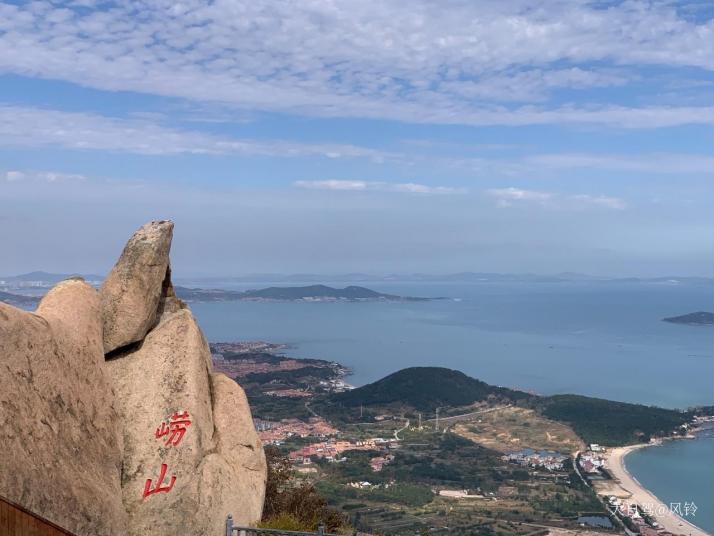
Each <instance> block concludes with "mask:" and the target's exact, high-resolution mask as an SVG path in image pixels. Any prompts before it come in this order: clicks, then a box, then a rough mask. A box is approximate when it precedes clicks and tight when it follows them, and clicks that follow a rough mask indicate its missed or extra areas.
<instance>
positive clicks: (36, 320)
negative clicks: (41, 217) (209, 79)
mask: <svg viewBox="0 0 714 536" xmlns="http://www.w3.org/2000/svg"><path fill="white" fill-rule="evenodd" d="M172 231H173V224H172V223H171V222H168V221H160V222H151V223H149V224H146V225H145V226H143V227H142V228H141V229H139V230H138V231H137V232H136V233H135V234H134V236H132V238H131V239H130V240H129V242H128V243H127V245H126V247H125V248H124V252H123V253H122V255H121V257H120V258H119V261H118V262H117V264H116V266H114V268H113V269H112V271H111V273H110V274H109V276H108V277H107V279H106V280H105V282H104V283H103V284H102V287H101V289H100V292H97V291H95V290H94V289H93V288H92V287H91V286H89V285H87V284H86V283H85V282H84V281H82V280H80V279H71V280H67V281H64V282H62V283H60V284H59V285H57V286H56V287H55V288H53V289H52V290H51V291H50V292H49V293H48V294H47V296H45V298H44V299H43V300H42V301H41V302H40V304H39V306H38V308H37V312H36V313H35V314H33V313H28V312H25V311H22V310H20V309H16V308H14V307H11V306H9V305H5V304H2V303H0V386H1V387H2V389H1V390H0V453H1V454H0V495H1V496H3V497H6V498H7V499H9V500H10V501H12V502H13V503H16V504H18V505H20V506H22V507H24V508H26V509H27V510H30V511H31V512H35V513H36V514H38V515H40V516H42V517H44V518H46V519H48V520H49V521H51V522H53V523H55V524H57V525H59V526H60V527H63V528H65V529H67V530H69V531H72V532H73V533H75V534H77V535H78V536H85V535H87V536H103V535H122V536H125V535H127V536H144V535H146V534H151V535H152V536H164V535H165V536H174V535H175V534H182V535H188V536H194V535H195V536H203V535H206V536H208V535H215V534H222V533H223V530H224V524H225V520H226V517H227V516H228V514H232V515H233V517H234V519H235V521H236V523H238V524H245V525H250V524H253V523H255V522H257V521H258V520H259V519H260V516H261V513H262V506H263V499H264V495H265V480H266V474H267V468H266V462H265V455H264V453H263V448H262V445H261V443H260V440H259V439H258V436H257V433H256V431H255V427H254V425H253V420H252V417H251V413H250V408H249V406H248V401H247V399H246V397H245V393H243V390H242V389H241V388H240V387H239V386H238V384H236V383H235V382H234V381H233V380H230V379H229V378H227V377H225V376H223V375H221V374H214V373H213V372H212V362H211V353H210V350H209V347H208V343H207V342H206V339H205V338H204V336H203V333H202V332H201V330H200V328H199V327H198V324H197V323H196V320H195V319H194V317H193V315H192V314H191V312H190V310H189V309H188V308H187V306H186V304H184V303H183V302H182V301H181V300H179V299H178V298H177V297H176V295H175V293H174V289H173V286H172V284H171V269H170V265H169V248H170V245H171V236H172ZM0 532H2V527H0Z"/></svg>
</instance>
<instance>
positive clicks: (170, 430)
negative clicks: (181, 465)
mask: <svg viewBox="0 0 714 536" xmlns="http://www.w3.org/2000/svg"><path fill="white" fill-rule="evenodd" d="M190 424H191V420H190V415H189V414H188V411H182V412H178V411H177V412H176V413H174V414H173V415H171V417H169V421H168V424H167V423H166V422H165V421H164V422H162V423H161V424H160V425H159V427H158V428H157V429H156V432H154V437H155V438H156V439H160V438H162V437H164V436H168V438H167V439H166V443H164V444H165V445H166V446H171V447H176V446H178V444H179V443H181V440H182V439H183V436H184V434H185V433H186V429H187V428H188V427H189V426H190ZM167 470H168V466H167V465H166V464H165V463H162V464H161V471H160V472H159V478H158V480H157V481H156V485H155V486H154V488H153V489H152V488H151V482H152V480H151V479H150V478H147V479H146V483H145V484H144V495H143V498H144V499H146V498H147V497H148V496H149V495H153V494H154V493H168V492H169V491H171V488H173V487H174V484H175V483H176V475H171V479H170V480H169V483H168V485H164V479H165V478H166V471H167Z"/></svg>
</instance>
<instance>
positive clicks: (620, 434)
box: [534, 395, 694, 446]
mask: <svg viewBox="0 0 714 536" xmlns="http://www.w3.org/2000/svg"><path fill="white" fill-rule="evenodd" d="M534 400H535V402H536V405H535V407H536V409H538V411H539V412H540V413H542V414H543V415H544V416H545V417H548V418H549V419H552V420H554V421H560V422H563V423H566V424H569V425H570V426H571V427H572V428H573V430H575V433H577V434H578V435H579V436H580V437H581V438H583V439H584V440H585V441H586V442H587V443H599V444H601V445H606V446H616V445H626V444H630V443H640V442H647V441H649V440H650V439H651V438H652V437H659V436H667V435H669V434H670V433H671V432H673V431H676V430H678V429H679V428H680V427H681V426H682V425H684V424H687V423H688V422H689V421H691V420H692V417H693V416H694V414H693V413H692V412H689V411H679V410H673V409H664V408H658V407H653V406H645V405H642V404H629V403H626V402H614V401H612V400H604V399H601V398H591V397H587V396H579V395H556V396H548V397H539V398H536V399H534Z"/></svg>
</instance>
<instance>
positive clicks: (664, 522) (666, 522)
mask: <svg viewBox="0 0 714 536" xmlns="http://www.w3.org/2000/svg"><path fill="white" fill-rule="evenodd" d="M645 446H647V445H634V446H629V447H619V448H613V449H609V450H608V452H607V455H606V461H605V466H606V468H607V469H608V470H609V471H610V472H611V474H612V476H613V478H614V479H615V480H616V482H617V484H616V485H612V484H610V485H604V486H601V487H600V488H599V489H598V493H600V494H601V495H614V496H616V497H619V498H621V499H629V500H630V501H632V502H635V503H637V504H639V505H640V506H644V505H647V506H648V507H650V509H652V510H653V511H655V512H657V513H656V515H654V517H655V518H656V519H657V522H658V523H659V524H660V525H661V526H662V527H663V528H664V529H665V530H667V531H669V532H671V533H672V534H685V535H688V536H711V535H710V534H709V533H708V532H706V531H705V530H703V529H701V528H699V527H697V526H695V525H693V524H692V523H690V522H688V521H687V520H686V519H683V518H681V517H679V516H678V515H677V514H675V513H674V512H672V511H671V510H670V508H669V506H668V505H666V504H665V503H664V502H662V501H661V500H659V499H658V498H657V497H656V496H655V495H654V494H653V493H651V492H650V491H649V490H647V489H646V488H645V487H644V486H642V485H641V484H640V483H639V482H638V481H637V479H636V478H634V477H633V476H632V475H631V474H630V473H629V472H628V471H627V468H626V467H625V456H627V454H629V453H630V452H632V451H633V450H635V449H638V448H642V447H645ZM662 512H664V513H662Z"/></svg>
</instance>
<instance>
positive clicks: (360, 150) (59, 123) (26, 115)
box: [0, 105, 389, 161]
mask: <svg viewBox="0 0 714 536" xmlns="http://www.w3.org/2000/svg"><path fill="white" fill-rule="evenodd" d="M0 146H4V147H47V146H56V147H62V148H65V149H78V150H85V149H86V150H89V149H91V150H105V151H120V152H128V153H136V154H147V155H175V154H183V153H187V154H201V155H225V154H237V155H246V156H270V157H303V156H318V157H324V158H370V159H373V160H376V161H381V160H383V159H385V158H388V157H389V155H388V154H387V153H384V152H381V151H378V150H374V149H370V148H367V147H359V146H355V145H348V144H332V143H325V144H319V143H315V144H310V143H297V142H289V141H283V140H268V141H256V140H242V139H231V138H227V137H219V136H215V135H212V134H207V133H204V132H199V131H192V130H179V129H175V128H170V127H164V126H161V125H159V124H156V123H153V122H149V121H144V120H138V119H117V118H112V117H106V116H103V115H98V114H90V113H79V112H64V111H59V110H48V109H42V108H32V107H23V106H2V105H0Z"/></svg>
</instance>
